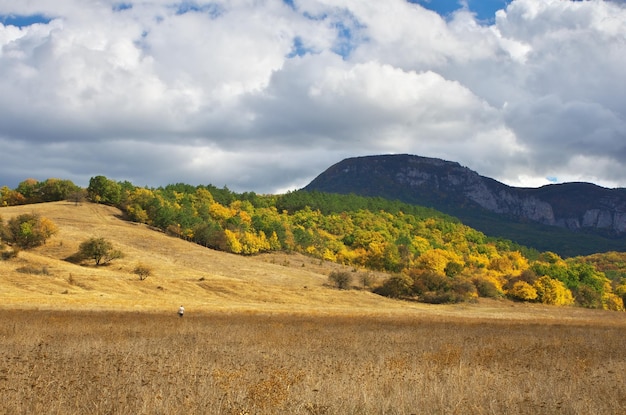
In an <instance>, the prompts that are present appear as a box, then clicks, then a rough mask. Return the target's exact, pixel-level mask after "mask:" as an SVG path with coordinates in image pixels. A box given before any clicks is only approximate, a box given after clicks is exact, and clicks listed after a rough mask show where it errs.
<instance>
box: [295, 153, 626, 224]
mask: <svg viewBox="0 0 626 415" xmlns="http://www.w3.org/2000/svg"><path fill="white" fill-rule="evenodd" d="M304 190H309V191H310V190H318V191H323V192H331V193H344V194H347V193H354V194H359V195H363V196H380V197H385V198H388V199H396V200H401V201H404V202H407V203H413V204H419V205H424V206H430V207H433V208H435V209H438V210H440V211H442V212H445V213H449V214H452V215H455V216H458V217H459V218H461V219H462V220H463V212H464V211H467V210H474V211H476V210H477V209H478V210H480V209H484V210H485V211H488V212H491V213H495V214H498V215H501V216H503V217H507V218H510V219H512V220H516V221H520V222H529V221H530V222H536V223H541V224H544V225H551V226H558V227H561V228H566V229H569V230H572V231H580V230H592V231H599V232H601V233H602V234H604V235H614V236H621V235H624V234H626V189H623V188H620V189H607V188H603V187H600V186H596V185H594V184H590V183H564V184H554V185H547V186H543V187H540V188H518V187H511V186H507V185H505V184H503V183H500V182H498V181H496V180H493V179H490V178H488V177H484V176H480V175H479V174H478V173H476V172H474V171H472V170H470V169H468V168H467V167H463V166H461V165H460V164H459V163H456V162H449V161H445V160H440V159H434V158H426V157H419V156H413V155H407V154H402V155H385V156H369V157H357V158H350V159H346V160H343V161H341V162H339V163H337V164H335V165H334V166H332V167H330V168H329V169H328V170H326V171H325V172H323V173H322V174H321V175H319V176H318V177H317V178H316V179H315V180H313V181H312V182H311V183H310V184H309V185H307V186H306V187H305V188H304Z"/></svg>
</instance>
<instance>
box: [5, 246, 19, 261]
mask: <svg viewBox="0 0 626 415" xmlns="http://www.w3.org/2000/svg"><path fill="white" fill-rule="evenodd" d="M19 253H20V249H19V248H18V247H17V246H14V247H13V249H10V250H5V251H2V254H1V256H0V258H2V260H4V261H8V260H9V259H13V258H17V255H18V254H19Z"/></svg>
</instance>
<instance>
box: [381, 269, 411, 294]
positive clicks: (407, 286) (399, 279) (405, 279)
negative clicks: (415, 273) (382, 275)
mask: <svg viewBox="0 0 626 415" xmlns="http://www.w3.org/2000/svg"><path fill="white" fill-rule="evenodd" d="M412 285H413V280H412V279H411V278H410V277H409V276H407V275H404V274H398V275H393V276H391V277H389V278H387V279H386V280H385V282H384V283H383V285H381V286H380V287H378V288H376V289H375V290H374V293H376V294H378V295H382V296H385V297H391V298H402V297H408V296H410V295H411V294H412V292H413V290H412V288H411V286H412Z"/></svg>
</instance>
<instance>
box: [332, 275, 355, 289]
mask: <svg viewBox="0 0 626 415" xmlns="http://www.w3.org/2000/svg"><path fill="white" fill-rule="evenodd" d="M328 279H329V280H330V282H331V283H333V284H334V285H335V287H337V288H339V289H340V290H347V289H349V288H350V284H351V283H352V275H350V273H349V272H347V271H333V272H331V273H330V275H329V276H328Z"/></svg>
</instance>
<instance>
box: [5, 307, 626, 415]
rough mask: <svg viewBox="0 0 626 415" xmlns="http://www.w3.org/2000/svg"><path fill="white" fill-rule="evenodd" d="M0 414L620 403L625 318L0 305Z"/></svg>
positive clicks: (485, 409)
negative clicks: (546, 319) (181, 313)
mask: <svg viewBox="0 0 626 415" xmlns="http://www.w3.org/2000/svg"><path fill="white" fill-rule="evenodd" d="M0 319H1V320H0V321H2V323H0V338H1V339H2V340H1V342H2V353H1V354H0V395H1V396H2V398H3V401H2V404H0V414H63V415H72V414H77V415H78V414H182V413H192V414H233V415H234V414H327V415H331V414H333V415H335V414H336V415H350V414H476V415H480V414H580V415H594V414H598V415H600V414H602V415H604V414H623V413H626V412H625V411H626V375H625V374H626V360H625V359H624V352H625V347H624V342H623V338H624V326H623V324H622V325H619V324H615V323H609V324H604V323H603V322H602V320H601V319H598V321H597V322H595V323H593V324H588V323H587V324H583V323H576V324H574V323H570V324H552V323H535V322H520V321H517V322H516V321H509V320H493V319H487V320H482V319H463V318H460V317H452V318H451V317H443V316H419V317H418V316H409V315H404V316H400V315H396V316H380V315H379V316H339V315H335V316H319V315H314V316H311V315H294V314H287V313H280V314H260V313H255V314H253V313H246V312H238V313H225V312H220V313H211V314H209V313H207V314H205V313H202V314H192V315H191V316H189V317H187V316H186V317H184V318H182V319H181V318H178V317H176V316H175V315H173V314H171V315H166V314H163V313H160V314H152V313H145V312H144V313H135V312H126V313H116V312H82V311H75V312H67V311H23V312H17V311H12V310H9V311H7V310H5V311H0Z"/></svg>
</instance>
